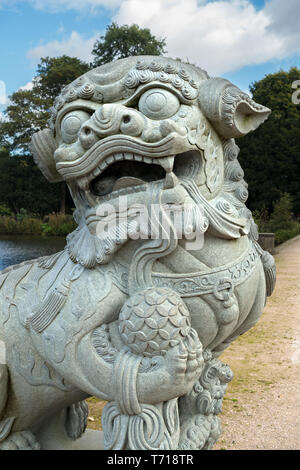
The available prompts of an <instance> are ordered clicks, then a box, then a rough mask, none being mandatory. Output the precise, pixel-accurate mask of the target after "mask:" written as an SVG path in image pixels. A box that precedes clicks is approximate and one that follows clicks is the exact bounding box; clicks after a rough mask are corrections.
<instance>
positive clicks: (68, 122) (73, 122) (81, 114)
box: [61, 111, 90, 144]
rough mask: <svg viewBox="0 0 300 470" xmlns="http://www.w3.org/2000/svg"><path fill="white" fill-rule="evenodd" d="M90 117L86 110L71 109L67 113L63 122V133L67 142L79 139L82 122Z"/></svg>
mask: <svg viewBox="0 0 300 470" xmlns="http://www.w3.org/2000/svg"><path fill="white" fill-rule="evenodd" d="M89 118H90V115H89V114H88V113H87V112H85V111H71V112H70V113H68V114H66V115H65V117H64V118H63V120H62V123H61V135H62V138H63V140H64V141H65V142H66V143H67V144H72V143H73V142H75V141H76V140H77V136H78V132H79V129H80V128H81V126H82V124H83V123H84V122H85V121H87V120H88V119H89Z"/></svg>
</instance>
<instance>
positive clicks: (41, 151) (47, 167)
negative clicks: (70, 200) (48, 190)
mask: <svg viewBox="0 0 300 470" xmlns="http://www.w3.org/2000/svg"><path fill="white" fill-rule="evenodd" d="M30 150H31V151H32V154H33V159H34V161H35V163H36V164H37V166H38V167H39V169H40V170H41V172H42V173H43V175H44V176H45V178H47V180H49V181H50V182H51V183H57V182H59V181H63V178H62V177H61V175H60V174H59V173H58V171H57V170H56V166H55V160H54V157H53V154H54V152H55V150H56V142H55V139H54V137H53V133H52V131H51V130H50V129H43V130H42V131H38V132H36V133H35V134H33V136H32V138H31V143H30Z"/></svg>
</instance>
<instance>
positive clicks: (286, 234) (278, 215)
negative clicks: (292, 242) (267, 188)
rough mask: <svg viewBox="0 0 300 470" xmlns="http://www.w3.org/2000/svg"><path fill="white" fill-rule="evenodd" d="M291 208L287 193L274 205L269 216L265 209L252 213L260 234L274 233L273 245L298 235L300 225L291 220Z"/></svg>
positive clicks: (290, 199) (291, 204)
mask: <svg viewBox="0 0 300 470" xmlns="http://www.w3.org/2000/svg"><path fill="white" fill-rule="evenodd" d="M292 207H293V200H292V197H291V196H290V194H288V193H283V194H282V195H281V198H280V199H279V200H278V201H276V202H275V203H274V206H273V212H272V214H271V216H269V214H268V211H267V210H266V209H265V208H263V209H261V210H257V211H254V212H253V218H254V220H255V223H256V224H257V225H258V229H259V231H260V232H261V233H266V232H270V233H275V245H279V244H280V243H283V242H285V241H287V240H289V239H290V238H293V237H296V236H297V235H299V233H300V224H299V222H296V221H295V220H294V219H293V215H292Z"/></svg>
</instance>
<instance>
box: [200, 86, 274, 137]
mask: <svg viewBox="0 0 300 470" xmlns="http://www.w3.org/2000/svg"><path fill="white" fill-rule="evenodd" d="M199 102H200V107H201V109H202V111H203V112H204V114H205V116H206V117H207V118H208V119H209V120H210V121H211V122H212V124H213V125H214V127H215V129H216V131H217V132H218V133H219V134H220V135H221V136H223V137H225V138H226V139H231V138H237V137H243V136H244V135H246V134H248V132H251V131H254V130H255V129H256V128H257V127H258V126H260V125H261V124H262V123H263V122H264V121H265V120H266V119H267V118H268V117H269V114H270V113H271V110H270V109H269V108H266V107H265V106H262V105H260V104H258V103H256V102H255V101H253V100H252V99H251V98H250V96H249V95H247V94H246V93H243V92H242V91H241V90H240V89H239V88H237V87H236V86H234V85H233V84H232V83H231V82H229V81H228V80H225V79H224V78H210V79H208V80H206V81H205V82H204V83H203V85H202V86H201V88H200V90H199Z"/></svg>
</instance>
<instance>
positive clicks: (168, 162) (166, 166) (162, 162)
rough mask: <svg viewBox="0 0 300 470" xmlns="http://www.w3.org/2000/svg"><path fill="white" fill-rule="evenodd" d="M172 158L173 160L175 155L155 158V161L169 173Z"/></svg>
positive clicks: (172, 161) (172, 165)
mask: <svg viewBox="0 0 300 470" xmlns="http://www.w3.org/2000/svg"><path fill="white" fill-rule="evenodd" d="M174 160H175V156H173V157H163V158H157V159H156V162H157V163H159V164H160V165H161V166H162V167H163V169H164V170H165V171H166V173H171V171H173V167H174Z"/></svg>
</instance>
